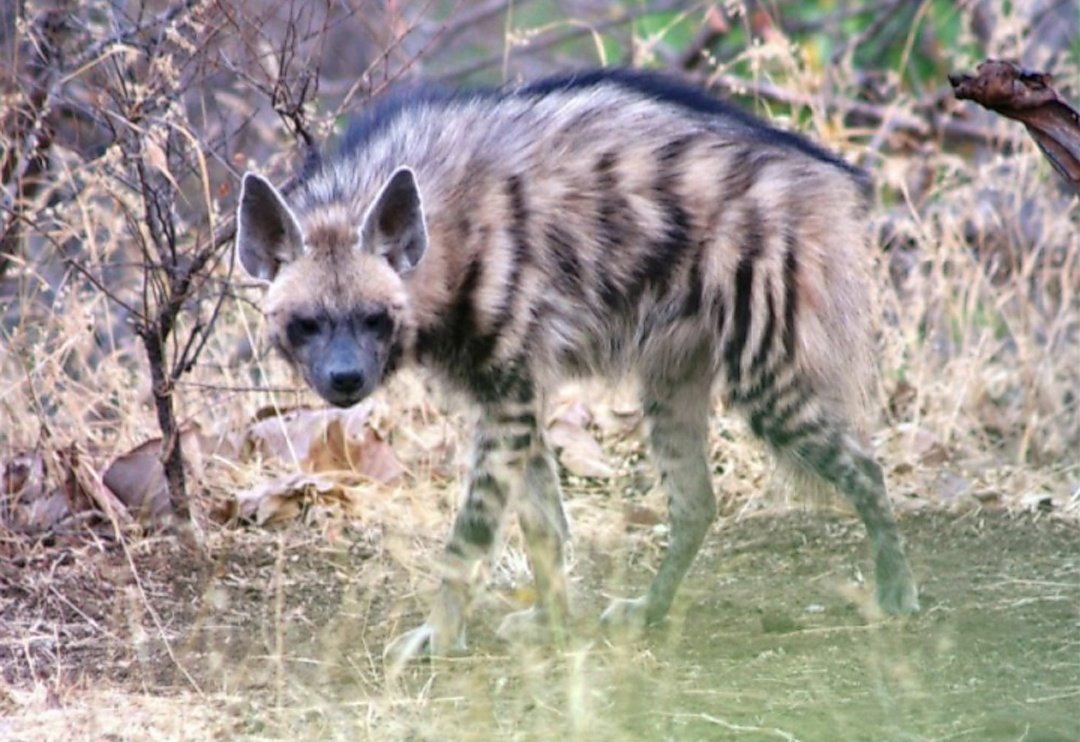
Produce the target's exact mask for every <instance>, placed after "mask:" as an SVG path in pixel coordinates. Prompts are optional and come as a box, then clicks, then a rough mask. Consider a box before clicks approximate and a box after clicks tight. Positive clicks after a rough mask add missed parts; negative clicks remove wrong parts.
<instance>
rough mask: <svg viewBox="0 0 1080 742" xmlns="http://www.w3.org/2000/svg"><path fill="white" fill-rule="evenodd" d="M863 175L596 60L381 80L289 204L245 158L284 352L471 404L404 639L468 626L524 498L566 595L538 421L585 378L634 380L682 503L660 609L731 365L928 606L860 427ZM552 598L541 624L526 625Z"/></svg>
mask: <svg viewBox="0 0 1080 742" xmlns="http://www.w3.org/2000/svg"><path fill="white" fill-rule="evenodd" d="M868 196H869V182H868V179H867V177H866V175H865V174H864V173H863V172H862V171H860V170H858V169H857V168H854V167H852V166H851V165H849V164H847V163H845V162H844V161H843V160H841V159H839V158H838V157H836V156H835V155H833V154H831V153H829V152H826V151H825V150H823V149H821V148H819V147H818V146H816V145H814V144H812V143H811V142H809V141H808V140H806V139H804V138H802V137H800V136H798V135H795V134H792V133H788V132H784V131H780V130H778V129H775V128H773V127H771V126H769V125H767V124H765V123H763V122H761V121H759V120H757V119H756V118H753V117H751V116H749V115H748V114H746V113H743V112H741V111H739V110H737V109H734V108H732V107H730V106H728V105H727V104H725V103H723V102H721V101H718V100H715V99H713V98H711V97H709V96H708V95H706V94H704V93H702V92H700V91H698V90H697V89H695V88H692V87H689V86H685V85H683V84H681V83H678V82H675V81H673V80H671V79H670V78H666V77H661V76H657V75H651V74H645V73H640V72H630V71H618V70H616V71H609V70H605V71H595V72H582V73H575V74H572V75H566V76H562V77H555V78H549V79H546V80H541V81H539V82H536V83H533V84H531V85H526V86H524V87H519V88H507V89H497V90H478V91H464V92H456V91H450V92H448V91H445V90H440V89H437V88H430V87H419V88H416V89H412V90H409V91H406V92H404V93H402V94H399V95H397V96H394V97H392V98H388V99H387V100H386V101H384V102H381V103H377V104H375V105H374V106H372V107H371V108H370V109H369V111H368V112H367V113H366V114H365V115H363V116H361V117H360V118H358V119H357V120H356V121H355V122H353V124H352V125H351V126H350V127H349V129H348V130H347V132H346V133H345V135H344V137H343V138H342V142H341V144H340V145H339V147H338V149H337V150H336V151H334V152H333V153H331V154H330V155H328V156H326V157H324V158H323V159H322V160H321V161H320V162H319V164H318V165H317V166H315V167H314V168H312V169H311V171H310V172H309V173H308V175H307V176H306V177H305V178H304V179H303V180H302V182H301V183H300V185H299V186H298V187H297V188H296V189H295V191H294V192H293V193H292V194H290V196H289V198H288V199H287V200H286V199H285V198H284V197H283V196H282V195H281V194H280V193H279V192H278V191H277V190H276V189H274V187H273V186H272V185H270V183H268V182H267V181H265V180H264V179H262V178H261V177H259V176H257V175H254V174H248V175H247V176H245V179H244V185H243V189H242V194H241V199H240V205H239V209H238V230H237V231H238V234H237V249H238V253H239V256H240V260H241V263H242V264H243V265H244V267H245V268H246V269H247V270H248V272H249V273H250V274H251V275H253V276H255V277H257V278H260V279H262V280H263V281H265V282H267V283H268V284H269V286H268V289H267V295H266V298H265V305H264V308H265V312H266V315H267V319H268V325H269V328H270V334H271V337H272V339H273V342H274V343H275V345H277V346H278V347H279V348H280V349H281V351H282V353H283V354H284V356H285V357H286V358H287V359H288V360H289V361H290V362H291V363H293V364H294V365H295V366H296V367H297V368H298V369H299V370H300V371H301V372H302V373H303V375H304V376H305V378H306V379H307V381H308V382H309V383H310V384H311V385H312V386H313V387H314V388H315V390H316V391H317V392H319V394H321V395H322V396H323V397H324V398H326V399H327V400H328V401H329V402H331V403H333V404H337V405H341V406H348V405H351V404H354V403H356V402H357V401H359V400H361V399H363V398H364V397H365V396H367V395H368V394H370V393H371V392H372V391H373V390H374V389H375V388H376V387H377V386H378V385H379V383H380V382H381V381H382V380H383V379H384V378H386V376H388V375H389V374H390V373H392V372H393V371H394V370H395V369H396V368H398V367H400V366H401V365H402V364H404V363H419V364H421V365H424V366H427V367H429V368H431V369H433V370H435V371H436V372H438V373H439V374H441V375H442V376H443V378H445V379H446V380H447V381H448V382H449V383H450V384H451V385H452V386H454V387H455V388H457V389H459V390H461V391H463V392H464V393H465V394H466V395H467V396H468V397H470V398H471V399H473V400H474V402H475V403H476V404H477V405H478V407H479V408H480V409H481V412H482V415H481V423H480V425H479V430H478V433H477V445H476V452H475V454H474V462H473V466H472V471H471V474H470V478H469V482H468V484H467V487H466V498H465V502H464V504H463V506H462V508H461V510H460V512H459V514H458V516H457V519H456V522H455V526H454V530H453V534H452V536H451V539H450V542H449V544H448V546H447V550H446V554H445V560H446V561H447V563H448V564H450V565H451V566H452V567H453V569H451V571H450V572H449V573H448V576H447V577H446V579H445V580H444V584H443V587H442V588H441V590H440V594H439V598H438V600H437V601H436V604H435V606H434V608H433V610H432V614H431V617H430V618H429V620H428V622H427V623H426V624H425V625H424V626H423V627H421V629H418V630H417V631H416V632H413V633H411V634H410V635H407V637H406V639H405V640H404V644H399V645H397V650H396V651H398V652H399V653H403V654H409V653H412V652H414V651H417V650H418V648H419V647H421V646H428V647H429V648H430V649H432V650H434V651H445V650H448V649H452V648H454V647H457V646H460V645H462V644H463V641H464V639H463V613H464V607H465V602H466V595H467V591H466V589H465V582H466V579H465V577H464V575H466V574H467V573H468V572H469V569H470V568H471V565H472V564H474V563H475V562H476V561H477V560H479V559H482V558H484V557H485V556H486V555H487V554H488V552H489V551H490V549H491V546H492V544H493V543H494V542H495V540H496V535H497V531H498V529H499V527H500V524H501V522H502V515H503V513H504V511H505V510H506V509H507V508H508V507H513V508H515V509H516V510H517V511H518V515H519V519H520V522H521V525H522V528H523V531H524V534H525V540H526V545H527V547H528V549H529V553H530V558H531V561H532V565H533V570H534V573H535V577H536V579H537V583H538V585H537V587H538V594H539V595H540V596H541V600H540V602H539V603H538V605H537V607H536V609H535V610H534V611H532V612H531V613H529V614H528V615H527V616H525V617H514V616H512V617H509V618H508V619H507V622H508V624H507V631H506V633H508V634H520V633H521V630H522V627H523V626H530V627H531V626H534V625H536V624H537V623H539V624H543V625H548V624H550V623H558V618H559V617H560V616H561V615H562V614H563V613H564V612H565V609H566V607H565V585H564V580H563V577H562V564H561V563H562V548H563V546H562V545H563V541H564V538H565V535H566V523H565V517H564V515H563V511H562V505H561V500H560V497H559V493H558V478H557V476H556V469H555V465H554V462H553V459H552V456H551V454H550V452H549V451H548V449H547V446H546V444H545V442H544V436H543V432H542V430H541V428H540V426H539V425H538V422H537V421H538V420H539V419H542V418H541V417H540V416H541V414H542V412H541V408H540V405H541V404H542V401H543V397H544V394H545V393H546V391H547V390H549V389H551V388H552V386H553V385H555V384H556V383H558V381H559V380H561V379H564V378H566V377H567V376H574V375H594V374H599V375H604V376H608V377H613V378H621V377H625V376H632V377H636V379H637V381H638V382H639V383H640V387H641V396H642V405H643V410H644V412H645V415H646V418H647V421H648V423H649V442H650V446H651V449H652V452H653V454H654V458H655V459H656V461H657V465H658V468H659V469H660V473H661V476H662V479H663V481H664V484H665V486H666V487H667V489H668V492H669V495H670V498H669V504H670V513H669V516H670V519H671V523H672V538H671V544H670V546H669V550H668V553H667V555H666V557H665V559H664V561H663V563H662V564H661V567H660V571H659V573H658V575H657V577H656V579H655V580H654V582H653V585H652V587H651V589H650V591H649V594H648V595H647V596H646V597H644V598H641V599H638V600H626V601H617V602H616V603H615V604H613V605H612V607H611V608H609V610H608V611H607V612H606V613H605V621H606V622H607V623H608V624H610V625H630V626H641V625H645V624H649V623H654V622H656V621H658V620H660V619H662V618H663V616H664V615H665V614H666V612H667V610H668V607H669V606H670V602H671V599H672V597H673V595H674V591H675V588H676V587H677V586H678V584H679V582H680V581H681V579H682V576H683V573H684V572H685V570H686V568H687V567H688V566H689V564H690V561H691V560H692V558H693V556H694V554H695V553H696V551H697V549H698V547H699V546H700V543H701V540H702V538H703V537H704V534H705V529H707V527H708V524H709V522H711V520H712V519H713V517H714V515H715V503H714V498H713V494H712V484H711V481H710V477H709V467H708V465H707V461H706V459H705V438H706V435H705V434H706V429H707V428H706V426H707V421H708V416H709V410H710V405H709V404H708V399H709V397H710V394H711V392H712V391H713V387H714V385H715V386H716V387H717V388H718V390H719V392H720V394H721V396H722V397H723V398H724V400H725V401H726V403H727V405H728V407H729V408H730V409H732V410H735V411H738V412H740V413H741V414H743V415H744V416H745V417H746V418H747V420H748V422H749V425H750V428H751V430H752V431H753V432H754V433H755V435H757V436H758V437H760V438H762V439H763V440H764V441H766V442H767V443H768V444H769V445H770V446H771V447H772V448H773V450H774V451H776V452H777V453H778V455H779V457H780V459H781V460H783V461H786V462H788V463H790V464H792V465H794V466H796V467H797V468H798V469H800V470H802V471H806V472H810V473H811V474H812V475H813V476H815V477H817V478H819V479H820V480H821V481H824V482H828V483H831V484H834V485H836V486H838V487H839V488H840V489H841V490H842V491H843V492H844V493H845V494H846V495H847V496H849V497H850V498H851V499H852V501H853V502H854V504H855V506H856V509H857V510H858V512H859V514H860V516H861V517H862V518H863V520H864V522H865V523H866V525H867V528H868V530H869V533H870V536H871V542H872V544H873V547H874V552H875V558H876V562H877V578H878V600H879V602H880V603H881V605H882V607H883V608H885V609H886V610H888V611H891V612H907V611H912V610H915V608H916V607H917V601H916V594H915V589H914V585H913V583H912V580H911V575H910V570H909V569H908V566H907V562H906V559H905V557H904V554H903V549H902V546H901V543H900V539H899V536H898V534H897V530H896V527H895V523H894V521H893V518H892V515H891V511H890V510H889V505H888V501H887V498H886V495H885V489H884V482H883V478H882V475H881V469H880V467H879V466H878V464H877V463H876V462H875V461H874V459H873V458H872V457H871V456H870V455H869V454H867V453H866V452H864V451H863V450H862V448H861V447H860V444H859V442H858V436H857V435H856V434H855V433H856V430H857V428H858V420H859V410H860V407H861V402H862V400H863V396H864V395H863V392H864V389H865V384H866V381H867V379H868V378H869V370H870V368H871V366H872V364H871V355H872V352H871V348H872V343H871V331H870V328H871V321H870V320H871V316H872V314H873V303H872V299H871V291H870V286H871V280H870V277H869V272H868V267H869V260H870V255H869V251H868V249H867V245H866V240H865V231H866V230H865V222H866V219H867V213H868ZM537 618H542V619H543V620H541V621H539V622H537V621H536V619H537Z"/></svg>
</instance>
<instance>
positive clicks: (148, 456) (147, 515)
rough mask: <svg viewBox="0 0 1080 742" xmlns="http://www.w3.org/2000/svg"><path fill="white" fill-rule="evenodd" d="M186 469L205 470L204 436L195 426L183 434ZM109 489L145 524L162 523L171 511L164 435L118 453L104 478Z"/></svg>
mask: <svg viewBox="0 0 1080 742" xmlns="http://www.w3.org/2000/svg"><path fill="white" fill-rule="evenodd" d="M180 445H181V447H182V449H183V453H184V463H185V472H186V473H187V474H188V476H189V477H191V476H193V475H195V476H197V475H198V474H200V473H201V472H202V465H203V464H202V446H203V441H202V435H201V432H200V429H199V427H198V426H196V425H193V426H191V427H189V428H187V429H186V430H184V431H182V432H181V434H180ZM101 480H102V482H103V483H104V485H105V487H107V488H108V490H109V491H110V492H111V493H112V494H115V495H116V498H117V499H118V500H119V501H120V502H121V503H123V504H124V505H125V506H126V509H127V510H129V511H130V512H131V513H134V514H135V516H136V517H137V518H138V520H139V521H140V522H142V523H160V522H162V521H163V520H164V519H165V518H167V517H168V516H169V515H171V514H172V504H171V503H170V502H169V486H168V482H167V481H166V479H165V469H164V467H163V466H162V465H161V438H151V439H150V440H148V441H145V442H144V443H141V444H140V445H138V446H136V447H135V448H133V449H131V450H130V451H128V452H127V453H125V454H123V455H121V456H118V457H117V458H116V459H115V460H114V461H113V462H112V463H111V464H110V465H109V467H108V468H107V469H106V470H105V473H104V474H103V475H102V477H101Z"/></svg>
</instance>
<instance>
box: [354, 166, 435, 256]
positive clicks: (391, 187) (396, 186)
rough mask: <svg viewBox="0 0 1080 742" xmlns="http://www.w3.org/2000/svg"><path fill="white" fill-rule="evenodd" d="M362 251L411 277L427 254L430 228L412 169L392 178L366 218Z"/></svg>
mask: <svg viewBox="0 0 1080 742" xmlns="http://www.w3.org/2000/svg"><path fill="white" fill-rule="evenodd" d="M360 243H361V245H362V249H364V250H367V251H368V252H372V253H374V254H376V255H382V256H384V257H385V258H386V259H387V260H389V261H390V265H392V266H393V267H394V270H396V271H397V272H398V273H408V272H409V271H411V270H412V269H413V268H415V267H416V264H417V263H419V262H420V258H422V257H423V256H424V252H425V251H426V250H427V245H428V235H427V225H425V224H424V207H423V205H422V204H421V203H420V190H419V189H418V188H417V187H416V175H415V174H414V173H413V171H412V169H411V168H408V167H402V168H398V170H397V171H396V172H395V173H394V174H393V175H391V176H390V180H388V181H386V185H384V186H383V188H382V191H380V192H379V195H378V197H377V198H376V199H375V203H374V204H372V206H371V208H370V209H368V212H367V214H365V215H364V226H363V227H362V228H361V230H360Z"/></svg>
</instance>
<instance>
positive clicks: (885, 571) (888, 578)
mask: <svg viewBox="0 0 1080 742" xmlns="http://www.w3.org/2000/svg"><path fill="white" fill-rule="evenodd" d="M877 603H878V605H879V606H880V607H881V610H883V611H885V613H888V614H891V615H904V614H910V613H918V612H919V591H918V589H917V588H916V587H915V578H914V577H912V575H911V568H910V567H909V566H908V563H907V559H905V558H904V557H903V555H898V556H893V557H892V558H889V559H881V560H879V563H878V570H877Z"/></svg>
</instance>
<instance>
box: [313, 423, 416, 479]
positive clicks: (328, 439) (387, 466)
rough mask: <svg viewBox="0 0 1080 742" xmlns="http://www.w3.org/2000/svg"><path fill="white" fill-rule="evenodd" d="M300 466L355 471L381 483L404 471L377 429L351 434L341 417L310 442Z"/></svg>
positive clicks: (397, 477) (321, 470)
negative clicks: (306, 455) (347, 431)
mask: <svg viewBox="0 0 1080 742" xmlns="http://www.w3.org/2000/svg"><path fill="white" fill-rule="evenodd" d="M303 465H304V469H305V470H307V471H310V472H354V473H356V474H359V475H360V476H361V477H363V478H365V479H371V480H374V481H376V482H381V483H383V484H389V483H391V482H394V481H396V480H398V479H400V478H401V476H402V475H403V474H404V473H405V468H404V467H403V466H402V465H401V462H400V461H398V459H397V456H396V455H395V454H394V449H393V448H392V447H391V446H390V444H389V443H387V442H386V441H384V440H383V439H382V437H381V436H380V435H379V434H378V432H376V431H375V430H373V429H372V428H369V427H365V428H363V429H362V430H360V431H359V434H358V435H357V434H355V433H354V434H352V435H350V434H348V433H346V430H345V426H344V424H343V423H342V421H341V420H340V419H334V420H331V421H330V422H329V423H328V424H327V426H326V431H325V434H324V435H323V436H322V437H321V438H318V439H316V440H315V441H313V443H312V447H311V450H310V451H309V453H308V458H307V459H305V460H304V462H303Z"/></svg>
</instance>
